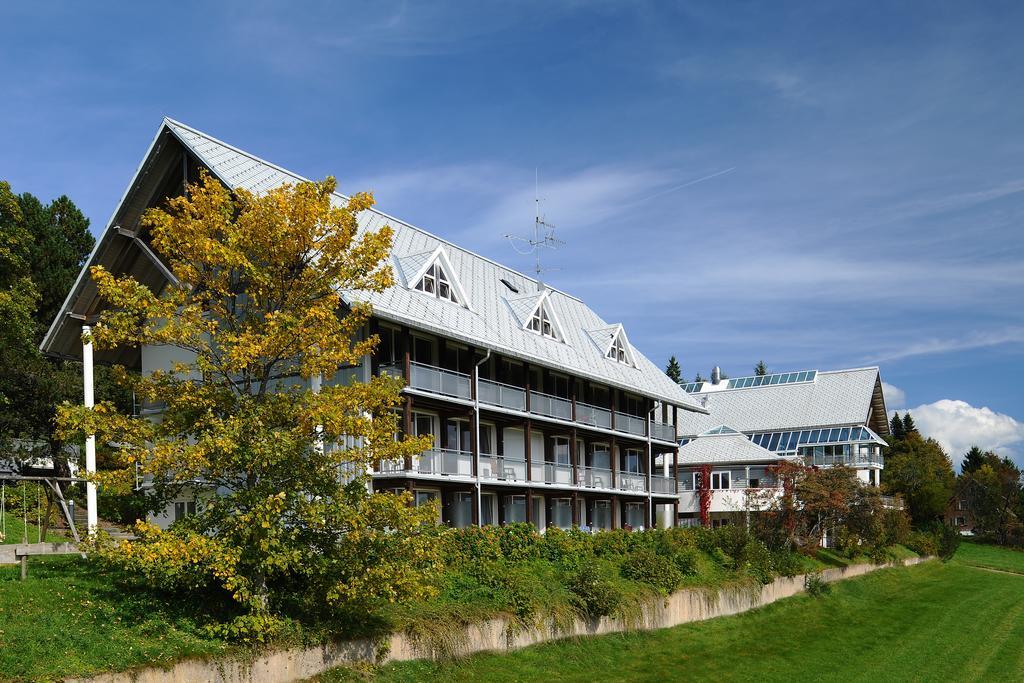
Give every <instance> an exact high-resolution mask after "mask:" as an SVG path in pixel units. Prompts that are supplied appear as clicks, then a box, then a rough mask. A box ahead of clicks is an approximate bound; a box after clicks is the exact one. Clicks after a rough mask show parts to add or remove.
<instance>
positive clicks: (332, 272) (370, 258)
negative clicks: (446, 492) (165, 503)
mask: <svg viewBox="0 0 1024 683" xmlns="http://www.w3.org/2000/svg"><path fill="white" fill-rule="evenodd" d="M334 187H335V184H334V180H333V179H331V178H329V179H327V180H325V181H324V182H321V183H300V184H298V185H294V186H287V185H286V186H283V187H280V188H277V189H274V190H271V191H269V192H267V193H266V194H264V195H260V196H256V195H253V194H251V193H249V192H247V191H244V190H239V191H237V192H236V193H234V194H232V193H231V192H229V191H228V190H226V189H225V188H224V187H223V186H222V185H220V183H218V182H217V181H216V180H215V179H213V178H211V177H210V176H209V175H208V174H205V173H204V174H203V176H202V179H201V181H200V182H199V183H198V184H196V185H191V186H189V190H188V193H187V195H186V196H183V197H178V198H175V199H171V200H169V201H168V203H167V206H166V207H165V208H160V209H153V210H150V211H148V212H146V214H145V215H144V217H143V225H144V227H146V228H148V229H149V230H150V233H151V235H152V244H153V247H154V249H155V250H156V251H157V252H158V253H159V254H161V255H162V257H163V258H164V259H165V261H166V263H168V265H169V267H170V269H171V270H172V272H173V273H174V275H175V277H176V278H177V280H178V282H177V283H175V284H168V285H167V286H165V287H164V288H163V289H162V290H161V291H159V292H154V291H151V290H149V289H148V288H146V287H145V286H144V285H142V284H140V283H138V282H137V281H136V280H134V279H133V278H132V277H131V276H123V277H117V276H115V275H114V274H112V273H110V272H108V271H106V270H105V269H103V268H102V267H96V268H93V269H92V277H93V280H94V282H95V283H96V286H97V289H98V292H99V295H100V297H101V299H102V300H103V301H104V302H105V303H106V306H107V308H106V309H105V310H104V312H103V313H102V315H101V317H100V321H99V323H98V324H97V325H96V326H95V327H94V328H93V334H92V337H93V342H94V343H95V345H96V346H97V347H98V348H112V347H116V346H120V345H130V346H143V345H149V344H163V345H166V346H171V347H176V348H178V349H179V350H180V351H181V352H182V353H183V354H184V355H185V357H186V358H188V357H190V358H191V360H185V361H182V362H181V363H178V364H177V365H176V366H175V367H174V368H173V369H171V370H169V371H155V372H153V373H152V374H149V375H146V376H141V377H135V378H129V377H124V378H123V379H124V380H125V381H126V382H127V383H129V384H130V385H131V386H132V387H133V388H134V390H135V392H136V395H137V396H138V397H139V399H140V400H142V401H144V402H147V403H152V404H162V405H163V406H164V408H163V410H162V413H161V419H160V420H159V421H150V420H147V419H145V418H134V417H129V416H124V415H120V414H118V412H117V411H116V409H114V407H113V406H111V405H109V404H108V403H102V404H98V405H97V407H96V409H95V410H87V409H85V408H82V407H80V406H72V405H65V406H63V407H62V408H61V411H60V415H59V423H60V425H61V428H62V430H63V432H64V433H65V434H66V435H72V434H74V435H77V436H78V437H79V438H81V436H82V435H84V434H87V433H95V434H96V435H97V442H98V443H99V444H104V445H109V444H117V450H114V451H111V452H109V453H108V457H109V458H111V459H112V460H118V461H119V462H120V464H121V465H122V468H121V469H119V470H115V471H108V472H105V473H101V475H100V476H98V477H97V479H98V481H99V482H100V483H101V485H104V486H107V487H118V486H120V487H127V486H128V485H130V483H131V480H132V479H133V477H134V472H133V469H132V468H133V467H134V466H136V465H137V466H138V467H139V468H140V469H141V471H142V472H143V473H144V474H145V475H147V476H149V477H152V478H153V481H154V482H155V483H156V485H157V486H156V487H155V488H156V490H157V491H163V492H165V493H167V492H173V491H187V490H190V489H189V488H187V487H191V486H192V485H193V484H192V483H193V482H195V481H202V482H204V485H203V488H201V489H199V490H198V491H197V492H196V493H195V495H196V497H197V498H198V499H199V502H200V504H199V505H198V506H197V507H198V510H197V513H198V514H196V515H194V516H189V517H188V518H186V520H183V521H182V522H179V523H177V524H175V525H173V526H172V527H171V529H170V530H168V531H163V532H161V531H160V530H159V529H157V528H155V527H152V526H147V525H142V524H140V525H139V527H138V528H139V535H140V538H139V539H138V540H136V541H127V542H123V543H121V544H118V545H114V546H110V545H105V544H100V546H99V547H98V550H97V552H98V553H99V554H100V556H101V557H103V558H105V559H106V561H108V562H111V563H114V564H115V565H117V566H119V567H122V568H124V569H127V570H128V573H129V574H131V575H134V576H138V577H139V578H140V580H143V581H146V582H147V583H150V584H154V585H157V586H161V587H164V588H169V589H174V590H191V589H194V588H196V587H203V586H207V587H214V588H219V589H222V590H223V591H224V594H225V595H226V596H231V598H233V599H234V600H235V601H237V602H238V603H239V604H240V605H241V606H242V607H244V609H245V611H246V614H245V616H244V617H240V618H239V620H238V621H237V622H236V623H235V624H234V625H233V626H232V631H230V632H231V633H235V634H241V635H242V636H243V637H248V638H262V637H265V636H267V635H269V634H270V633H272V632H273V630H274V628H275V625H276V624H277V623H278V617H279V615H280V614H281V613H282V612H283V611H284V610H285V609H286V608H287V607H288V606H291V607H292V608H295V607H296V606H299V608H301V609H302V610H303V611H304V612H305V611H312V612H314V613H316V612H324V611H334V612H335V613H336V612H337V611H338V610H341V611H348V610H359V611H361V612H362V611H365V610H368V609H372V607H373V606H375V605H377V604H378V603H380V602H385V601H393V600H398V599H404V598H409V597H420V596H423V595H425V594H428V593H429V592H430V591H431V588H430V586H429V584H428V582H427V578H428V576H430V574H431V572H432V571H433V570H434V569H435V568H436V560H437V553H436V547H435V543H434V534H433V533H432V531H431V526H430V522H431V520H433V519H435V518H436V514H437V511H436V508H434V507H432V506H423V507H419V508H416V507H413V506H411V499H410V497H409V495H408V494H404V493H403V494H402V495H400V496H396V495H393V494H372V493H370V492H369V491H368V487H369V481H368V475H367V474H366V473H367V471H368V470H369V469H370V467H371V466H372V464H373V463H375V462H379V461H389V462H390V461H396V460H397V461H402V460H403V459H404V458H405V457H410V456H412V454H414V453H417V452H420V451H422V450H424V449H425V448H426V447H428V445H429V441H428V440H425V439H423V438H418V437H412V436H407V437H405V438H401V439H396V438H395V434H396V433H397V431H398V416H397V412H396V411H395V410H394V409H395V408H396V407H397V405H398V404H399V403H400V393H399V392H400V390H401V383H400V381H399V380H396V379H395V378H389V377H385V376H378V377H374V378H372V379H371V380H370V381H369V382H368V383H365V384H364V383H358V382H357V383H352V384H350V383H348V382H347V381H345V380H339V381H333V380H332V378H333V377H334V376H335V374H336V372H337V371H338V369H339V368H344V367H346V366H350V365H354V364H358V363H359V362H360V361H361V359H362V357H363V356H364V354H368V353H370V352H371V351H372V349H373V347H374V346H375V344H376V343H377V338H376V337H375V336H370V337H368V338H362V337H360V335H359V333H360V330H362V329H364V328H365V326H366V324H367V322H368V319H369V316H370V309H369V307H367V306H363V305H358V304H357V305H353V306H347V305H346V304H345V303H344V301H343V299H342V292H350V291H374V292H379V291H382V290H384V289H386V288H387V287H389V286H391V285H392V283H393V275H392V273H391V269H390V267H389V266H388V265H387V258H388V254H389V252H390V247H391V235H392V233H391V229H390V228H389V227H387V226H385V227H383V228H381V229H380V230H378V231H376V232H365V233H361V232H359V231H358V229H357V215H358V214H359V213H360V212H361V211H363V210H365V209H367V208H369V207H370V206H371V205H372V203H373V199H372V197H371V196H370V195H367V194H356V195H354V196H353V197H352V198H351V199H349V200H348V201H347V203H346V204H344V205H341V206H337V205H335V204H334V203H333V198H335V197H336V195H334ZM321 376H322V377H324V378H326V379H325V381H324V386H323V388H322V390H321V391H319V392H316V391H314V390H313V389H312V388H311V380H312V378H314V377H321ZM282 377H283V378H292V379H293V381H292V382H290V383H289V385H287V386H285V385H281V384H280V383H279V382H280V380H279V378H282ZM341 443H348V444H350V445H349V446H348V447H344V448H343V447H336V446H335V445H336V444H341ZM214 492H216V493H214Z"/></svg>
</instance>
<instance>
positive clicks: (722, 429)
mask: <svg viewBox="0 0 1024 683" xmlns="http://www.w3.org/2000/svg"><path fill="white" fill-rule="evenodd" d="M715 434H739V432H737V431H736V430H735V429H733V428H732V427H727V426H726V425H719V426H717V427H715V428H714V429H709V430H708V431H706V432H704V433H703V434H701V436H713V435H715Z"/></svg>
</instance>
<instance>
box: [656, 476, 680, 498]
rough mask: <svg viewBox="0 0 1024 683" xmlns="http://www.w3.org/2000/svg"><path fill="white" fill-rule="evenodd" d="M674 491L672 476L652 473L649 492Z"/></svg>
mask: <svg viewBox="0 0 1024 683" xmlns="http://www.w3.org/2000/svg"><path fill="white" fill-rule="evenodd" d="M675 491H676V480H675V479H673V478H672V477H664V476H661V475H653V476H652V477H651V493H668V494H672V493H675Z"/></svg>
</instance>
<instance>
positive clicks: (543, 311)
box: [527, 302, 558, 339]
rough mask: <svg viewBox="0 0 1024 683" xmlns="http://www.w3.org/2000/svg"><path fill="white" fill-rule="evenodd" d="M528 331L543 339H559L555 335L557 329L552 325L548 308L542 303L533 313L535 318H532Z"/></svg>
mask: <svg viewBox="0 0 1024 683" xmlns="http://www.w3.org/2000/svg"><path fill="white" fill-rule="evenodd" d="M527 329H530V330H533V331H534V332H536V333H537V334H539V335H540V336H542V337H550V338H551V339H558V335H557V334H556V333H555V328H554V326H553V325H552V324H551V316H550V315H549V314H548V308H547V306H545V305H544V302H541V304H540V305H539V306H537V310H536V311H534V312H533V317H532V318H530V324H529V325H527Z"/></svg>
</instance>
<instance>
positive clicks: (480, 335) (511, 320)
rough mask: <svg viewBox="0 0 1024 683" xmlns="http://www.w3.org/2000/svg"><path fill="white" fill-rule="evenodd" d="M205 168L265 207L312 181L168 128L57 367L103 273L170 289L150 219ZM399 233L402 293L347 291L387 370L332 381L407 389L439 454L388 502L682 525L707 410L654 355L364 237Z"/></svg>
mask: <svg viewBox="0 0 1024 683" xmlns="http://www.w3.org/2000/svg"><path fill="white" fill-rule="evenodd" d="M202 169H206V170H208V171H209V172H210V173H211V174H212V175H213V176H214V177H216V178H217V179H219V180H220V181H221V182H222V183H223V184H224V185H225V186H227V187H229V188H232V189H234V188H245V189H248V190H250V191H253V192H260V191H265V190H268V189H270V188H273V187H277V186H279V185H281V184H284V183H294V182H298V181H301V180H303V178H302V177H300V176H298V175H296V174H294V173H291V172H290V171H286V170H284V169H282V168H280V167H278V166H275V165H273V164H270V163H269V162H266V161H263V160H262V159H259V158H257V157H255V156H253V155H251V154H249V153H247V152H244V151H242V150H239V149H237V148H235V147H232V146H230V145H228V144H226V143H223V142H221V141H219V140H217V139H215V138H213V137H211V136H209V135H206V134H204V133H202V132H200V131H197V130H195V129H193V128H190V127H188V126H185V125H184V124H181V123H178V122H176V121H172V120H170V119H165V120H164V122H163V123H162V125H161V126H160V129H159V131H158V133H157V135H156V138H155V139H154V141H153V143H152V145H151V146H150V149H149V151H148V152H147V154H146V156H145V158H144V159H143V161H142V164H141V165H140V167H139V169H138V171H137V172H136V175H135V177H134V178H133V179H132V181H131V183H130V185H129V187H128V190H127V191H126V192H125V195H124V197H123V198H122V200H121V202H120V204H119V205H118V207H117V209H116V210H115V212H114V214H113V216H112V218H111V220H110V222H109V224H108V225H107V227H106V230H105V231H104V233H103V235H102V236H101V237H100V239H99V241H98V242H97V244H96V248H95V250H94V251H93V253H92V255H91V256H90V258H89V261H88V263H87V264H86V266H85V268H84V269H83V271H82V273H81V274H80V275H79V278H78V281H77V282H76V284H75V287H74V289H73V290H72V292H71V293H70V294H69V296H68V298H67V300H66V302H65V304H64V307H63V309H62V311H61V313H60V314H59V316H58V318H57V319H56V320H55V321H54V322H53V325H52V326H51V328H50V330H49V332H48V333H47V335H46V337H45V339H44V341H43V344H42V348H43V350H44V351H45V352H47V353H50V354H53V355H58V356H65V357H73V358H82V356H83V346H82V340H81V332H82V327H83V325H88V324H90V323H92V322H93V321H94V320H95V319H96V318H97V316H98V315H99V313H100V301H99V300H98V298H97V296H96V289H95V286H94V285H93V284H92V282H91V281H90V279H89V277H88V269H89V268H90V267H91V266H94V265H103V266H105V267H106V268H107V269H108V270H110V271H112V272H114V273H115V274H130V275H132V276H134V277H135V278H136V279H137V280H139V281H140V282H142V283H144V284H146V285H147V286H149V287H150V288H152V289H154V290H159V289H160V288H161V287H163V286H164V284H165V283H166V282H168V281H170V279H171V278H172V277H173V276H172V275H171V274H170V272H169V271H168V269H167V267H166V266H165V264H163V263H162V262H161V260H160V258H159V257H158V256H157V255H156V254H155V253H154V252H153V250H152V249H151V248H150V243H149V235H147V234H146V231H145V230H144V229H143V228H142V227H141V226H140V223H139V219H140V217H141V215H142V212H143V211H144V210H145V209H147V208H149V207H152V206H156V205H159V204H161V203H162V202H163V201H164V200H165V199H166V198H168V197H172V196H176V195H178V194H180V193H181V192H182V191H183V189H184V187H185V186H186V185H187V184H188V183H190V182H195V181H196V180H197V179H198V177H199V174H200V172H201V170H202ZM338 201H339V202H342V201H344V198H343V197H341V196H339V197H338ZM384 224H387V225H390V226H391V228H392V229H393V231H394V245H393V253H392V263H391V265H392V267H393V268H394V272H395V275H396V280H397V284H396V285H395V286H393V287H391V288H390V289H388V290H387V291H385V292H382V293H379V294H368V293H366V292H347V293H345V300H346V302H347V303H348V304H353V303H356V302H367V303H370V304H372V306H373V310H374V317H373V320H372V321H371V323H370V326H369V328H368V329H367V330H365V331H364V333H366V334H378V335H379V336H380V340H381V343H380V345H379V348H378V349H377V352H376V354H375V355H374V356H373V357H372V358H365V359H364V361H363V363H362V364H360V365H359V366H355V367H348V368H340V369H339V371H338V373H337V374H336V375H335V377H333V378H325V382H327V383H330V382H348V381H350V379H352V378H353V377H357V378H361V379H363V380H365V379H368V378H369V377H370V376H371V375H373V374H376V373H386V374H390V375H395V376H399V377H401V378H403V379H404V380H405V382H406V388H405V390H404V399H405V400H404V403H403V407H402V410H403V420H402V422H403V424H404V429H405V431H406V432H408V433H411V434H417V435H423V434H429V435H431V436H432V437H433V442H434V447H433V448H432V449H431V450H429V451H427V452H425V453H422V454H420V455H418V456H415V457H413V458H409V459H406V460H404V461H401V462H381V463H378V464H377V465H376V466H375V468H374V471H373V472H372V482H373V487H374V488H375V489H376V490H380V491H410V492H411V493H412V495H413V498H414V501H415V502H416V503H417V504H421V503H423V502H426V501H429V500H434V499H436V500H439V501H440V503H441V505H440V521H442V522H445V523H447V524H451V525H454V526H466V525H469V524H500V523H506V522H515V521H524V522H532V523H533V524H535V525H536V526H537V527H539V528H545V527H548V526H558V527H570V526H573V525H579V526H586V527H591V528H601V529H609V528H618V527H623V526H630V527H633V528H640V527H647V526H651V525H652V524H654V523H656V520H661V523H663V524H668V523H671V522H672V521H673V520H675V519H676V518H677V514H676V513H677V506H678V502H679V498H678V493H677V491H678V488H679V484H678V481H677V480H676V473H677V472H679V469H678V467H676V466H675V465H676V461H677V455H678V450H679V444H678V441H677V434H679V433H686V432H687V430H689V429H690V428H689V427H688V426H687V425H688V423H690V422H691V421H692V420H691V418H690V416H694V415H704V414H705V413H706V412H707V410H708V409H707V408H705V407H703V406H701V405H700V403H699V402H698V400H697V398H695V397H694V396H693V395H690V394H688V393H687V392H685V391H683V389H682V388H681V387H679V386H678V385H676V384H675V383H674V382H672V381H671V380H670V379H669V378H668V377H666V376H665V374H664V373H663V372H662V371H661V370H660V369H659V368H658V367H656V366H655V365H654V364H653V363H651V362H650V361H649V360H648V359H647V358H646V357H644V356H643V354H642V353H640V351H639V350H638V349H637V348H636V347H634V346H633V345H632V344H631V343H630V341H629V338H628V336H627V333H626V330H625V329H624V328H623V326H622V325H621V324H616V323H610V322H608V321H606V320H604V319H602V318H601V317H600V316H599V315H598V314H597V313H596V312H595V311H594V310H593V309H591V308H590V307H589V306H588V305H587V304H585V303H584V302H583V301H581V300H580V299H578V298H576V297H573V296H572V295H570V294H567V293H565V292H562V291H560V290H558V289H555V288H553V287H550V286H548V285H546V284H545V283H543V282H540V281H539V280H537V279H535V278H531V277H528V276H526V275H524V274H522V273H519V272H517V271H515V270H513V269H510V268H507V267H505V266H503V265H501V264H499V263H496V262H494V261H491V260H489V259H487V258H484V257H482V256H480V255H477V254H474V253H472V252H470V251H468V250H466V249H463V248H461V247H459V246H457V245H455V244H452V243H451V242H448V241H446V240H444V239H442V238H440V237H437V236H435V235H433V234H431V233H428V232H426V231H424V230H421V229H419V228H417V227H414V226H412V225H410V224H408V223H405V222H403V221H401V220H398V219H396V218H393V217H391V216H387V215H385V214H383V213H380V212H379V211H376V210H368V211H365V212H364V213H363V214H362V215H361V216H360V225H361V228H362V229H364V230H374V229H377V228H379V227H381V226H383V225H384ZM89 352H90V353H91V349H90V351H89ZM96 360H97V362H108V363H115V362H116V363H120V364H123V365H126V366H128V367H131V368H135V369H137V370H140V371H143V372H150V371H152V370H155V369H168V368H170V367H171V366H172V364H173V363H174V362H175V361H178V360H187V358H183V357H182V355H181V352H180V351H178V350H176V349H169V348H163V347H146V346H144V347H142V348H140V349H131V348H124V349H117V350H115V351H111V352H103V353H97V357H96ZM292 380H293V381H300V380H299V379H298V378H292ZM656 463H661V466H660V467H657V468H656ZM190 504H191V505H192V506H191V507H190ZM194 509H195V508H194V499H190V500H185V499H183V500H180V501H177V502H176V503H174V504H173V505H172V506H171V507H170V508H168V510H167V511H166V513H165V514H164V515H162V516H160V517H159V518H158V521H160V522H161V523H170V522H173V521H174V519H176V518H178V517H180V516H181V515H187V514H189V513H190V511H193V510H194Z"/></svg>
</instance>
